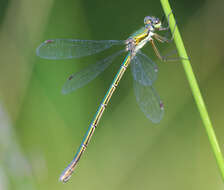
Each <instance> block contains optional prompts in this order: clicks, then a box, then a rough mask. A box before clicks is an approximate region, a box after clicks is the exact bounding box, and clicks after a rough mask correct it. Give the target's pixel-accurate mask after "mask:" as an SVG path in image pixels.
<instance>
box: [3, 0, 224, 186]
mask: <svg viewBox="0 0 224 190" xmlns="http://www.w3.org/2000/svg"><path fill="white" fill-rule="evenodd" d="M170 3H171V6H172V9H173V12H174V13H175V17H176V18H177V21H178V26H179V29H180V31H181V34H182V37H183V39H184V43H185V45H186V48H187V52H188V53H189V56H190V58H191V61H192V66H193V69H194V72H195V74H196V77H197V80H198V82H199V85H200V88H201V92H202V94H203V97H204V100H205V102H206V105H207V108H208V112H209V114H210V117H211V119H212V122H213V124H214V129H215V132H216V135H217V138H218V140H219V143H220V147H221V149H222V151H224V137H223V136H224V128H223V124H224V117H223V115H224V106H223V105H224V100H223V97H224V88H223V83H224V53H223V49H224V48H223V44H224V38H223V34H224V25H223V18H224V11H223V7H224V2H223V1H221V0H213V1H210V0H197V1H191V0H179V1H170ZM146 15H155V16H158V17H160V18H161V17H162V16H163V11H162V8H161V5H160V2H159V1H158V0H150V1H149V0H140V1H133V0H129V1H121V0H113V1H103V0H94V1H92V0H66V1H61V0H48V1H46V0H38V1H35V0H0V189H1V190H15V189H16V190H26V189H28V190H37V189H38V190H39V189H41V190H49V189H54V190H59V189H64V190H65V189H66V190H71V189H78V190H81V189H91V190H94V189H97V190H99V189H107V190H112V189H113V190H114V189H117V190H125V189H127V190H134V189H153V190H164V189H166V190H180V189H182V190H202V189H203V190H211V189H212V190H221V189H223V188H224V185H223V182H222V180H221V177H220V174H219V171H218V168H217V165H216V161H215V159H214V156H213V153H212V150H211V147H210V144H209V142H208V138H207V136H206V132H205V130H204V127H203V124H202V121H201V119H200V116H199V113H198V111H197V108H196V105H195V102H194V100H193V97H192V94H191V91H190V88H189V85H188V83H187V80H186V77H185V74H184V71H183V68H182V65H181V63H178V62H175V63H161V62H160V61H159V60H158V59H157V58H156V57H155V55H154V53H153V51H152V48H151V47H150V46H147V47H146V48H145V52H146V53H147V54H148V55H149V56H150V57H151V58H152V59H153V60H154V61H155V62H156V63H157V64H158V66H159V77H158V79H157V81H156V83H155V88H156V89H157V92H158V93H159V94H160V97H161V99H162V100H163V102H164V104H165V115H164V118H163V120H162V121H161V122H160V123H159V124H153V123H152V122H150V121H149V120H148V119H147V118H146V117H145V116H144V114H143V113H142V112H141V111H140V109H139V107H138V105H137V103H136V101H135V96H134V93H133V87H132V83H133V81H132V76H131V73H130V70H128V71H127V72H126V73H125V75H124V78H123V79H122V81H121V83H120V86H119V87H118V89H117V91H116V92H115V94H114V96H113V97H112V100H111V102H110V105H109V106H108V108H107V110H106V112H105V114H104V116H103V117H102V120H101V122H100V124H99V127H98V128H97V130H96V132H95V135H94V137H93V138H92V141H91V143H90V145H89V147H88V149H87V151H86V152H85V154H84V155H83V157H82V159H81V161H80V162H79V165H78V167H77V169H76V172H75V173H74V174H73V176H72V178H71V180H70V181H69V182H68V183H66V184H62V183H61V182H59V181H58V178H59V176H60V174H61V172H62V171H63V169H64V168H65V166H67V164H68V163H69V162H70V161H71V160H72V158H73V156H74V154H75V152H76V150H77V148H78V147H79V145H80V143H81V140H82V138H83V136H84V134H85V131H86V130H87V128H88V125H89V124H90V121H91V119H92V117H93V115H94V114H95V111H96V109H97V107H98V105H99V104H100V101H101V99H102V98H103V96H104V94H105V93H106V90H107V88H108V87H109V85H110V83H111V81H112V78H113V77H114V75H115V73H116V71H117V69H118V68H119V66H120V63H121V61H122V59H123V57H120V58H119V59H117V60H116V61H115V63H114V64H113V65H112V66H111V67H110V68H109V69H107V70H106V71H105V72H104V73H103V74H101V75H100V76H99V77H98V78H97V79H96V80H94V81H93V82H91V83H89V84H88V85H87V86H85V87H83V88H82V89H79V90H77V91H75V92H73V93H71V94H68V95H62V94H61V88H62V86H63V84H64V82H65V81H66V78H67V77H68V76H69V75H70V74H72V73H74V72H77V71H79V70H80V69H82V68H84V67H86V66H87V65H88V64H89V63H94V62H96V61H97V60H98V59H100V58H102V57H105V56H107V55H109V54H110V53H111V51H106V52H104V53H101V54H99V55H96V56H93V57H90V58H83V59H77V60H65V61H49V60H43V59H40V58H38V57H37V56H36V54H35V50H36V48H37V47H38V45H39V44H40V43H41V42H43V41H44V40H46V39H52V38H77V39H92V40H106V39H121V40H122V39H126V38H127V37H128V36H129V35H130V34H131V33H133V32H134V31H135V30H136V29H138V28H139V27H141V26H142V25H143V19H144V17H145V16H146ZM158 47H159V49H160V50H161V52H162V53H163V54H166V52H168V51H169V50H172V49H175V46H174V44H168V45H167V44H158ZM112 51H116V50H115V49H114V50H112Z"/></svg>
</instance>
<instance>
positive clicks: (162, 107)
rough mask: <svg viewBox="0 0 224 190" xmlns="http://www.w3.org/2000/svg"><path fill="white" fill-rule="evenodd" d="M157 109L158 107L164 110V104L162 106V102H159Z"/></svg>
mask: <svg viewBox="0 0 224 190" xmlns="http://www.w3.org/2000/svg"><path fill="white" fill-rule="evenodd" d="M159 107H160V109H161V110H164V104H163V102H162V101H160V103H159Z"/></svg>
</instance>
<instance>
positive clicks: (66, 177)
mask: <svg viewBox="0 0 224 190" xmlns="http://www.w3.org/2000/svg"><path fill="white" fill-rule="evenodd" d="M131 56H132V55H131V53H128V55H127V56H126V57H125V60H124V61H123V63H122V65H121V67H120V69H119V71H118V72H117V74H116V76H115V78H114V80H113V82H112V84H111V85H110V88H109V89H108V91H107V93H106V95H105V96H104V98H103V101H102V102H101V104H100V106H99V108H98V110H97V112H96V114H95V116H94V118H93V120H92V122H91V124H90V126H89V129H88V130H87V132H86V135H85V137H84V138H83V141H82V143H81V145H80V147H79V149H78V151H77V153H76V155H75V157H74V159H73V160H72V162H71V164H69V166H68V167H67V168H66V169H65V170H64V172H63V173H62V175H61V176H60V180H61V181H63V182H66V181H68V180H69V178H70V177H71V174H72V173H73V171H74V169H75V167H76V165H77V163H78V161H79V160H80V158H81V156H82V154H83V152H84V151H85V150H86V148H87V146H88V144H89V142H90V139H91V137H92V136H93V133H94V131H95V129H96V127H97V125H98V123H99V121H100V119H101V117H102V115H103V112H104V111H105V109H106V107H107V105H108V103H109V101H110V99H111V97H112V95H113V93H114V92H115V90H116V88H117V86H118V84H119V82H120V80H121V78H122V76H123V75H124V73H125V71H126V69H127V67H128V66H129V64H130V62H131Z"/></svg>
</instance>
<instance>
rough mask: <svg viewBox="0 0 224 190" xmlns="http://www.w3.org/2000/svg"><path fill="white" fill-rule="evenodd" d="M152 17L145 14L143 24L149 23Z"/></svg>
mask: <svg viewBox="0 0 224 190" xmlns="http://www.w3.org/2000/svg"><path fill="white" fill-rule="evenodd" d="M151 20H152V18H151V17H150V16H146V17H145V18H144V24H150V23H151Z"/></svg>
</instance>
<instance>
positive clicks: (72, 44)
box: [36, 39, 123, 59]
mask: <svg viewBox="0 0 224 190" xmlns="http://www.w3.org/2000/svg"><path fill="white" fill-rule="evenodd" d="M122 44H123V41H118V40H101V41H94V40H76V39H53V40H46V41H45V42H43V43H42V44H41V45H40V46H39V47H38V48H37V50H36V53H37V55H38V56H40V57H41V58H45V59H72V58H79V57H83V56H88V55H92V54H95V53H98V52H100V51H103V50H106V49H108V48H110V47H111V46H113V45H122Z"/></svg>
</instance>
